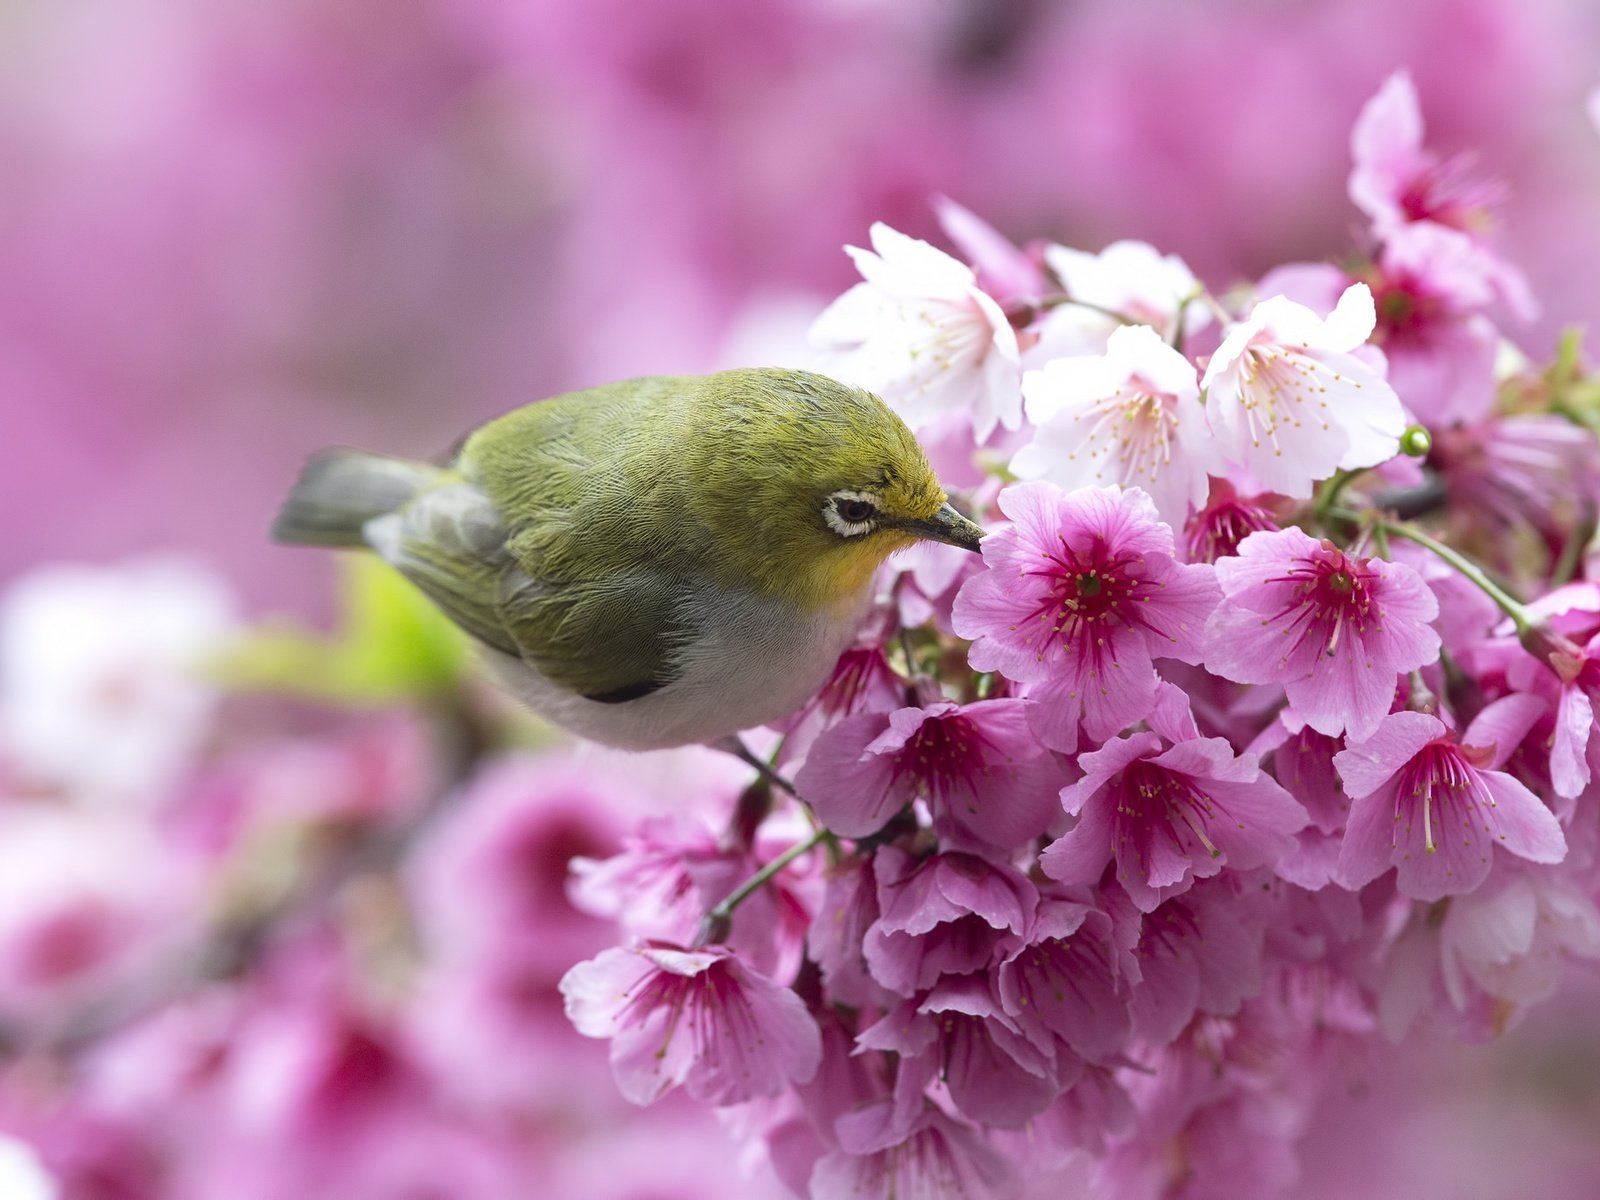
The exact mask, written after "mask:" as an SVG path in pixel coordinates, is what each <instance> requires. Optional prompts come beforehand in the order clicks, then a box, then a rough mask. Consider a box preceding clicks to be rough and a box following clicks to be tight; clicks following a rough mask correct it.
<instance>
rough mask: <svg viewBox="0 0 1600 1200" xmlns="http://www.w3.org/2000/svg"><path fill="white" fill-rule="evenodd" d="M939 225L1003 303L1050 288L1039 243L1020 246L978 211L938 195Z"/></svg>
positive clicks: (935, 202)
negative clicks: (1023, 247) (978, 213)
mask: <svg viewBox="0 0 1600 1200" xmlns="http://www.w3.org/2000/svg"><path fill="white" fill-rule="evenodd" d="M933 208H934V211H935V212H936V213H938V215H939V225H940V227H941V228H942V229H943V230H944V232H945V236H947V237H948V238H949V239H950V240H951V241H952V242H954V243H955V245H956V248H957V249H959V250H960V251H961V253H962V254H964V255H966V258H967V261H968V262H970V263H971V264H972V265H973V268H974V269H975V270H976V271H977V273H978V285H979V286H980V287H981V288H983V290H984V291H985V292H987V293H988V294H989V295H991V296H993V297H994V298H995V299H996V300H997V301H999V302H1000V303H1001V304H1011V303H1013V302H1026V301H1028V300H1031V299H1036V298H1037V297H1038V296H1040V295H1041V294H1042V293H1043V292H1044V291H1045V290H1046V288H1047V284H1046V281H1045V277H1044V270H1043V267H1042V259H1043V255H1042V252H1041V248H1040V247H1038V246H1037V245H1035V246H1030V247H1028V248H1027V249H1019V248H1017V247H1016V246H1014V245H1012V244H1011V242H1010V241H1008V240H1007V239H1006V237H1005V235H1003V234H1001V233H1000V232H999V231H998V230H996V229H995V228H994V226H992V225H990V224H989V223H988V222H987V221H985V220H984V219H983V218H982V217H980V216H978V215H977V213H974V212H972V211H971V210H970V209H966V208H963V207H962V206H961V205H959V204H957V203H956V202H955V201H954V200H951V199H950V198H949V197H948V196H936V197H934V200H933Z"/></svg>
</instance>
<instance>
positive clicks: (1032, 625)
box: [953, 483, 1218, 754]
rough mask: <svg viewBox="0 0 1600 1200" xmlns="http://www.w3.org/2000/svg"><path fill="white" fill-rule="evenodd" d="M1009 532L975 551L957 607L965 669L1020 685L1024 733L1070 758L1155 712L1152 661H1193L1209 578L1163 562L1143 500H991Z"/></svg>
mask: <svg viewBox="0 0 1600 1200" xmlns="http://www.w3.org/2000/svg"><path fill="white" fill-rule="evenodd" d="M999 503H1000V508H1001V510H1002V511H1003V512H1004V513H1005V514H1006V516H1008V517H1010V518H1011V520H1012V525H1011V526H1010V527H1009V528H1004V529H1000V530H997V531H996V532H994V533H992V534H990V535H989V536H988V537H987V538H985V539H984V542H983V559H984V563H985V564H986V565H987V566H988V568H989V569H988V570H987V571H986V572H985V573H984V574H982V575H979V576H977V577H976V578H974V579H971V580H969V581H968V582H967V583H966V584H965V585H963V586H962V589H961V592H960V594H959V595H958V596H957V597H956V604H955V613H954V620H953V623H954V626H955V631H956V632H957V633H958V634H960V635H961V636H962V637H965V638H971V639H973V645H972V648H971V650H970V651H969V652H968V661H969V662H970V663H971V664H972V666H973V668H974V669H975V670H979V671H999V672H1000V673H1001V674H1002V675H1005V676H1006V677H1007V678H1008V679H1014V680H1016V681H1018V682H1020V683H1028V684H1031V685H1032V687H1031V689H1030V697H1031V698H1032V699H1033V700H1035V701H1036V702H1037V706H1036V707H1035V708H1034V710H1033V720H1034V729H1035V732H1036V733H1037V734H1038V735H1039V737H1040V738H1041V739H1042V740H1043V741H1044V743H1045V744H1046V745H1047V746H1049V747H1050V748H1051V749H1054V750H1060V751H1062V752H1064V753H1067V754H1071V753H1073V752H1075V751H1076V750H1077V748H1078V739H1079V727H1080V725H1081V727H1082V730H1083V732H1084V733H1086V734H1087V735H1088V736H1089V737H1090V738H1092V739H1094V740H1096V741H1099V740H1103V739H1105V738H1108V737H1113V736H1115V735H1116V734H1117V733H1119V732H1120V731H1121V730H1123V729H1125V728H1127V727H1128V726H1129V725H1131V724H1133V723H1134V722H1136V721H1139V720H1141V719H1143V718H1144V717H1145V716H1147V715H1148V714H1149V712H1150V708H1151V706H1152V705H1153V704H1154V703H1155V693H1156V682H1157V679H1156V672H1155V666H1154V664H1153V663H1152V661H1151V660H1152V659H1153V658H1157V657H1160V658H1178V659H1182V660H1183V661H1185V662H1191V663H1192V662H1198V661H1199V660H1200V657H1201V654H1202V639H1201V633H1202V630H1203V629H1204V627H1205V622H1206V618H1207V617H1208V616H1209V615H1210V613H1211V610H1212V609H1213V608H1214V607H1215V606H1216V602H1217V594H1218V593H1217V585H1216V583H1215V581H1214V580H1213V579H1212V572H1211V568H1210V567H1209V566H1208V565H1206V564H1203V563H1196V564H1190V565H1181V564H1179V563H1177V562H1175V561H1174V560H1173V541H1172V530H1171V529H1169V528H1168V527H1167V526H1166V525H1163V524H1162V523H1161V522H1160V521H1159V520H1158V519H1157V517H1156V511H1155V506H1154V505H1153V504H1152V503H1151V501H1150V498H1149V497H1148V496H1146V495H1145V494H1144V493H1143V492H1141V491H1139V490H1137V489H1133V490H1130V491H1122V490H1121V489H1118V488H1081V489H1079V490H1078V491H1076V492H1072V493H1070V494H1068V493H1064V492H1062V491H1061V490H1060V489H1059V488H1056V487H1054V486H1052V485H1050V484H1047V483H1027V484H1021V485H1019V486H1017V487H1011V488H1007V489H1006V490H1005V491H1003V492H1001V493H1000V499H999Z"/></svg>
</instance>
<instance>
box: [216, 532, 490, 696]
mask: <svg viewBox="0 0 1600 1200" xmlns="http://www.w3.org/2000/svg"><path fill="white" fill-rule="evenodd" d="M342 593H343V595H342V602H341V606H340V607H341V610H342V613H341V620H340V625H339V629H338V630H337V631H335V632H334V633H333V634H332V635H323V634H319V633H315V632H312V631H310V630H307V629H304V628H302V627H300V626H297V625H295V624H293V623H289V622H283V621H276V622H274V621H268V622H265V623H263V624H261V625H259V626H257V627H256V628H255V629H254V630H252V631H251V632H249V633H247V634H245V635H244V636H243V637H242V638H240V639H239V641H237V642H236V643H235V644H234V645H232V646H230V647H228V648H227V649H226V650H225V651H223V653H222V654H221V655H219V656H218V658H217V659H216V660H215V661H214V662H213V663H212V664H211V674H212V675H213V677H215V678H217V679H219V680H220V681H221V682H223V683H224V684H225V685H227V686H229V687H232V688H234V689H236V690H239V691H268V692H281V693H284V694H288V695H293V696H304V697H308V698H312V699H317V700H324V701H333V702H336V703H342V704H353V705H386V704H392V703H396V702H399V701H406V700H415V699H418V698H424V697H430V696H437V695H440V694H442V693H446V692H449V691H452V690H454V689H455V688H456V687H457V686H458V685H459V684H460V682H461V680H462V678H463V677H464V676H465V675H466V673H467V671H468V669H469V667H470V664H471V650H470V647H469V645H468V642H467V638H466V636H465V635H464V634H462V633H461V631H460V630H458V629H457V628H456V627H455V626H454V625H452V624H451V623H450V622H449V620H447V619H446V618H445V617H444V616H443V615H442V614H440V612H439V611H438V610H437V609H436V608H434V607H433V605H432V604H430V603H429V602H428V601H427V599H426V598H424V597H423V595H422V593H420V592H419V591H417V590H416V589H415V588H414V587H412V586H411V585H410V584H409V583H407V582H406V581H405V579H404V578H402V577H401V576H400V575H399V574H398V573H397V572H395V571H394V570H392V569H391V568H390V567H389V566H388V565H386V564H385V563H383V562H382V561H381V560H379V559H377V558H374V557H372V556H370V555H365V554H363V555H350V556H348V557H347V558H346V560H345V568H344V581H343V586H342Z"/></svg>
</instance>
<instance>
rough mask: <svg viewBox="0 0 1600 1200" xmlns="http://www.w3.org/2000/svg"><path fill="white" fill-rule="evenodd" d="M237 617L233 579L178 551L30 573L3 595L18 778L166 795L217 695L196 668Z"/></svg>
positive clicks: (3, 675)
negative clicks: (171, 555)
mask: <svg viewBox="0 0 1600 1200" xmlns="http://www.w3.org/2000/svg"><path fill="white" fill-rule="evenodd" d="M232 628H233V606H232V601H231V599H230V597H229V594H228V591H227V588H226V587H225V585H224V584H223V583H222V581H221V580H220V579H218V578H217V577H216V576H214V575H212V574H210V573H209V572H207V571H206V570H204V569H203V568H201V567H199V566H196V565H194V564H192V563H188V562H185V561H181V560H177V559H161V558H151V559H143V560H135V561H129V562H127V563H123V564H120V565H117V566H88V565H58V566H46V567H41V568H39V569H37V570H35V571H33V572H31V573H29V574H27V575H24V576H22V577H21V578H20V579H18V580H17V581H16V582H15V583H13V584H12V585H11V587H10V589H9V590H8V591H7V592H6V593H5V594H4V596H0V766H3V768H4V773H5V774H6V775H7V776H9V777H10V782H11V785H12V787H13V788H20V789H22V790H31V789H44V790H47V791H50V792H53V793H65V794H66V795H67V796H69V797H71V798H73V799H78V800H90V801H96V800H141V801H150V800H154V799H156V798H158V797H159V796H160V794H161V790H162V789H163V788H164V787H165V786H167V785H168V784H170V783H171V782H172V780H173V779H174V778H175V777H176V775H177V774H178V773H179V772H180V771H181V770H182V769H183V766H184V764H185V763H186V762H187V760H188V759H189V757H190V756H191V755H192V754H193V753H194V750H195V748H196V746H197V744H198V743H199V741H200V739H201V737H202V736H203V734H204V732H205V727H206V722H207V718H208V716H209V714H210V712H211V709H212V706H213V704H214V702H215V698H216V696H215V689H214V688H213V687H211V686H210V685H209V684H207V683H206V682H204V681H203V680H202V679H201V678H200V677H199V675H198V673H197V671H196V668H197V666H198V665H199V664H200V662H201V660H202V659H203V657H204V655H206V654H207V653H208V652H210V651H211V650H213V649H215V648H216V647H217V646H218V645H219V644H220V641H221V639H222V638H223V637H224V636H225V635H226V634H227V633H228V632H229V631H230V630H231V629H232Z"/></svg>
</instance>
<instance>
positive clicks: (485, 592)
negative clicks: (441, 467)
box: [364, 480, 518, 655]
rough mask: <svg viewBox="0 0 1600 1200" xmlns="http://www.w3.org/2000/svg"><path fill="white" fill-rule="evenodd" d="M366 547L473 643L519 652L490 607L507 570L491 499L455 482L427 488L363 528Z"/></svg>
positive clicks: (493, 606) (507, 559) (502, 537)
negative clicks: (463, 632)
mask: <svg viewBox="0 0 1600 1200" xmlns="http://www.w3.org/2000/svg"><path fill="white" fill-rule="evenodd" d="M364 532H365V535H366V540H367V544H368V545H370V546H371V547H372V548H373V549H374V550H376V551H377V552H378V554H379V556H380V557H382V558H383V559H384V561H386V562H387V563H388V564H389V565H390V566H392V567H394V569H395V570H397V571H399V572H400V574H402V575H404V576H405V577H406V578H407V579H409V580H410V581H411V582H412V583H413V584H415V585H416V586H417V587H418V588H419V589H421V591H422V593H423V594H424V595H425V596H427V597H428V599H430V600H432V601H433V602H434V603H435V604H436V605H438V606H439V608H440V610H441V611H442V612H443V613H444V614H445V615H446V616H447V617H449V618H450V619H451V620H452V621H454V622H455V623H456V624H457V625H459V626H461V628H462V629H465V630H466V631H467V632H468V633H470V634H471V635H472V636H473V637H475V638H477V639H478V640H479V641H481V642H484V643H486V644H487V645H490V646H493V647H494V648H495V649H496V650H500V651H502V652H504V653H506V654H512V655H515V654H517V653H518V650H517V645H516V642H515V640H514V639H513V638H512V637H511V635H510V633H509V631H508V630H507V629H506V627H505V623H504V621H503V620H502V619H501V616H500V613H499V610H498V608H497V606H496V604H495V597H496V595H497V594H498V592H499V588H500V577H501V575H502V574H503V573H504V572H505V571H506V569H507V568H508V567H509V566H510V565H511V560H510V557H509V556H508V555H507V553H506V547H505V541H506V530H505V526H504V525H503V524H502V522H501V520H500V514H499V512H498V511H496V509H495V507H494V505H493V504H492V503H490V501H489V498H488V497H487V496H485V495H484V494H483V492H482V491H480V490H479V489H478V488H477V487H475V486H473V485H472V484H470V483H467V482H464V481H461V480H454V481H451V482H446V483H441V484H440V485H438V486H435V487H432V488H429V489H428V490H426V491H424V492H422V493H421V494H420V495H418V496H416V497H415V498H413V499H412V500H411V501H410V502H409V503H407V504H405V505H404V506H403V507H401V508H400V509H398V510H397V511H395V512H392V513H390V514H388V515H387V516H384V517H379V518H378V519H377V520H373V521H369V522H367V524H366V527H365V530H364Z"/></svg>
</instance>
